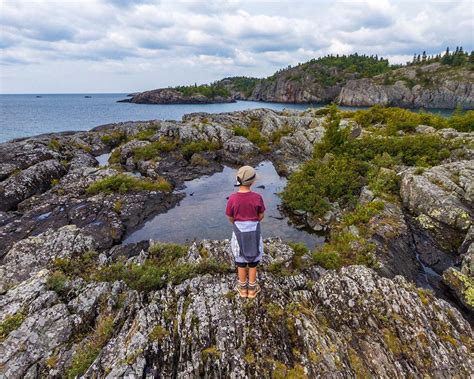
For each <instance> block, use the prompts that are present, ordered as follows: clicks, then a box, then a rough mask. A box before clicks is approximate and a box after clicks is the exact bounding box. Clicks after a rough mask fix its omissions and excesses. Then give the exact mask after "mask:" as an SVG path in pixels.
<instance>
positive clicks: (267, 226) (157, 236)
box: [124, 161, 324, 249]
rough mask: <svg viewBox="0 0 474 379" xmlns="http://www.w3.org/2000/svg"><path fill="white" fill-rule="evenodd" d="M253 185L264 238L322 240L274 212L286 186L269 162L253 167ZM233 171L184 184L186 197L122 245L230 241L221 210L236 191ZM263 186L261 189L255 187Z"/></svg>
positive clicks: (313, 242)
mask: <svg viewBox="0 0 474 379" xmlns="http://www.w3.org/2000/svg"><path fill="white" fill-rule="evenodd" d="M256 170H257V182H256V183H255V185H254V186H253V187H252V190H253V191H255V192H258V193H260V194H261V195H262V196H263V199H264V202H265V207H266V208H267V210H266V212H265V218H264V220H263V221H262V234H263V236H264V237H280V238H282V239H283V240H286V241H296V242H304V243H305V244H306V246H308V247H309V248H311V249H312V248H314V247H315V246H316V245H320V244H322V243H323V242H324V237H323V236H320V235H317V234H313V233H308V232H306V231H303V230H298V229H296V228H295V227H294V226H291V225H289V223H288V218H286V217H284V215H282V214H281V213H280V211H279V209H278V206H279V205H280V204H281V200H280V197H279V196H277V193H279V192H281V191H282V190H283V188H284V187H285V185H286V179H285V178H282V177H280V176H279V175H278V174H277V172H276V171H275V168H274V167H273V164H272V163H271V162H269V161H265V162H262V163H260V165H258V166H257V167H256ZM235 174H236V170H235V169H234V168H231V167H224V170H223V171H222V172H219V173H216V174H213V175H210V176H203V177H200V178H198V179H194V180H190V181H187V182H185V185H186V188H185V189H184V192H185V193H186V197H185V198H184V199H183V200H181V202H180V203H179V205H178V206H176V207H175V208H173V209H170V210H169V211H168V212H167V213H163V214H160V215H157V216H155V217H154V218H152V219H150V220H149V221H148V222H146V223H145V224H144V225H143V226H142V227H141V228H140V229H138V230H137V231H135V232H133V233H132V234H131V235H129V236H128V237H127V238H126V239H125V241H124V243H131V242H138V241H142V240H147V239H154V240H157V241H165V242H178V243H184V242H186V241H192V240H194V239H224V238H230V236H231V234H232V227H231V225H230V224H229V222H228V220H227V218H226V216H225V214H224V211H225V206H226V204H227V199H226V198H227V197H228V196H229V195H230V194H231V193H232V192H233V191H237V189H236V187H234V186H233V185H234V183H235ZM259 186H264V187H265V188H258V187H259Z"/></svg>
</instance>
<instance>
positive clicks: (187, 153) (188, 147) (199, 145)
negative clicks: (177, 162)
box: [181, 141, 221, 160]
mask: <svg viewBox="0 0 474 379" xmlns="http://www.w3.org/2000/svg"><path fill="white" fill-rule="evenodd" d="M220 148H221V145H220V144H219V143H218V142H209V141H196V142H189V143H186V144H184V145H182V146H181V153H182V154H183V157H184V158H185V159H186V160H189V159H191V157H192V156H193V154H194V153H201V152H203V151H213V150H219V149H220Z"/></svg>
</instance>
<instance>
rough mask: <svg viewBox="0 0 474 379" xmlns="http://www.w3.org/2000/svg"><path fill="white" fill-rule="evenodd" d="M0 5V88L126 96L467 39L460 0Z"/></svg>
mask: <svg viewBox="0 0 474 379" xmlns="http://www.w3.org/2000/svg"><path fill="white" fill-rule="evenodd" d="M0 7H1V12H0V23H1V28H0V49H1V57H0V63H1V66H0V74H1V75H0V86H1V91H2V92H25V91H28V92H31V91H39V92H55V91H59V89H57V88H58V86H60V88H61V91H65V90H67V91H79V90H83V89H81V88H84V87H87V86H89V88H90V90H91V91H112V90H119V91H129V90H130V91H132V90H133V91H135V90H142V89H149V88H152V87H156V86H168V85H175V84H186V83H194V82H196V81H197V82H205V81H209V80H215V79H218V78H220V77H221V76H223V75H225V76H227V75H249V76H265V75H269V74H271V73H272V72H274V71H275V70H276V69H278V68H282V67H285V66H287V65H288V64H296V63H298V62H303V61H306V60H308V59H311V58H314V57H318V56H321V55H325V54H328V53H333V54H349V53H352V52H358V53H366V54H378V55H379V56H384V57H387V58H389V59H390V60H391V62H393V63H401V62H405V61H406V60H407V57H408V58H411V57H412V55H413V53H419V52H421V51H423V50H426V51H427V53H428V54H432V53H437V52H439V51H443V50H444V49H445V48H446V46H448V45H449V46H451V47H452V48H454V47H455V46H456V45H462V46H463V47H464V48H465V49H468V50H470V49H472V48H473V40H474V38H473V37H474V29H473V28H474V27H473V23H472V19H474V14H473V13H474V11H473V4H472V2H471V1H470V0H465V1H451V2H437V1H436V2H434V1H431V2H429V1H413V2H407V1H388V0H366V1H344V2H337V1H335V2H333V1H328V0H320V1H310V0H305V1H298V2H293V1H290V0H287V1H278V2H273V1H264V0H261V1H250V0H241V1H238V0H235V1H233V0H229V1H218V0H213V1H204V0H192V1H190V0H188V1H171V0H162V1H159V0H133V1H132V0H81V1H80V0H74V1H59V0H48V1H35V2H31V1H27V0H16V1H13V0H0ZM58 72H60V73H61V76H60V78H59V80H61V83H60V85H59V84H58ZM98 73H100V76H97V75H98ZM127 73H128V74H127ZM35 75H36V76H37V77H36V78H35ZM32 78H35V79H34V80H32Z"/></svg>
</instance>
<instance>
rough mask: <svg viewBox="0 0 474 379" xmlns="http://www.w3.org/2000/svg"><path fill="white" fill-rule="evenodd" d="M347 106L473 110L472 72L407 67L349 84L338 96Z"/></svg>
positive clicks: (439, 66) (432, 66)
mask: <svg viewBox="0 0 474 379" xmlns="http://www.w3.org/2000/svg"><path fill="white" fill-rule="evenodd" d="M337 102H338V103H339V104H341V105H348V106H372V105H375V104H380V105H388V106H397V107H404V108H449V109H453V108H455V107H456V105H457V104H460V105H461V106H462V107H463V108H464V109H474V72H473V71H469V70H468V69H453V68H449V69H446V67H443V66H442V65H441V64H439V63H434V64H430V65H427V66H421V67H418V68H415V67H406V68H401V69H398V70H395V71H393V72H392V73H390V74H385V75H380V76H377V77H374V78H372V79H358V80H349V81H348V82H347V83H346V84H345V85H344V86H343V87H342V90H341V92H340V93H339V95H338V96H337Z"/></svg>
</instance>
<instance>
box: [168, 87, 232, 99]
mask: <svg viewBox="0 0 474 379" xmlns="http://www.w3.org/2000/svg"><path fill="white" fill-rule="evenodd" d="M175 90H177V91H178V92H181V93H182V94H183V96H193V95H203V96H205V97H208V98H210V99H213V98H215V97H230V95H231V94H230V92H229V90H228V89H227V88H225V87H224V86H222V85H218V84H211V85H207V84H205V85H200V86H198V85H194V86H178V87H175Z"/></svg>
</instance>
